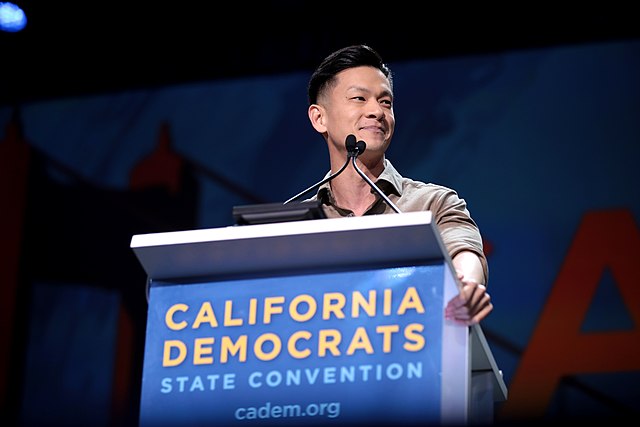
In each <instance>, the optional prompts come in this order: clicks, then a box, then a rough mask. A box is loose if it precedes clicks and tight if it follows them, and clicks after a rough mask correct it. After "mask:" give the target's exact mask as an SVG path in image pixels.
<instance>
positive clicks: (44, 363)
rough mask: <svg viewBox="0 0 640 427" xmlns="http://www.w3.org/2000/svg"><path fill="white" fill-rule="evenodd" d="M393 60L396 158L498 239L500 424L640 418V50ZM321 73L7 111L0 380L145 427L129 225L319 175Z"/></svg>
mask: <svg viewBox="0 0 640 427" xmlns="http://www.w3.org/2000/svg"><path fill="white" fill-rule="evenodd" d="M390 65H391V67H392V68H393V70H394V72H395V109H396V119H397V130H396V135H395V137H394V141H393V143H392V146H391V148H390V150H389V152H388V158H389V159H390V160H391V162H392V163H393V164H394V166H395V167H396V168H397V169H398V170H399V171H400V172H401V173H403V174H404V175H406V176H410V177H412V178H415V179H418V180H423V181H427V182H434V183H438V184H444V185H447V186H450V187H453V188H454V189H456V190H457V191H458V193H459V194H460V196H461V197H463V198H464V199H465V200H466V201H467V202H468V205H469V208H470V210H471V213H472V215H473V217H474V218H475V219H476V221H477V223H478V225H479V226H480V228H481V231H482V232H483V236H484V239H485V251H486V253H487V256H488V260H489V265H490V278H489V285H488V286H489V292H490V294H491V296H492V299H493V303H494V305H495V309H494V312H493V313H492V314H491V315H490V316H489V317H488V318H487V319H486V320H485V321H484V323H483V325H482V326H483V330H484V331H485V334H486V336H487V339H488V341H489V344H490V345H491V349H492V351H493V354H494V356H495V358H496V361H497V363H498V366H499V368H500V369H502V371H503V374H504V378H505V381H506V383H507V386H508V387H509V399H508V400H507V402H505V403H504V404H502V405H501V407H499V408H497V410H496V419H497V420H498V421H508V420H511V419H514V418H522V417H524V418H527V419H529V418H538V417H548V418H576V419H581V418H586V419H592V418H595V417H603V418H610V417H618V416H628V415H638V414H639V412H638V409H637V408H638V405H637V401H638V399H639V398H640V393H639V392H638V388H637V386H636V385H637V383H638V380H640V375H638V374H639V372H640V332H639V331H638V328H639V325H638V322H640V305H639V302H640V295H639V289H640V286H638V285H639V284H638V274H637V271H636V268H635V266H637V264H638V260H639V259H640V232H639V229H638V222H637V221H638V218H639V215H640V185H639V184H640V182H639V181H640V179H639V178H640V172H639V170H640V169H639V168H638V161H639V160H640V79H638V76H640V42H638V41H627V42H625V41H620V42H609V43H597V44H584V45H575V46H561V47H554V48H544V49H542V48H541V49H532V50H523V51H513V52H507V53H500V54H486V55H474V56H464V57H457V58H445V59H430V60H424V59H422V60H414V61H403V62H398V63H391V64H390ZM310 73H311V70H308V71H306V72H295V73H290V74H280V75H270V76H255V77H251V78H248V77H247V78H238V79H225V80H216V81H208V82H199V83H191V84H181V85H175V86H169V87H161V88H154V89H145V90H133V91H127V92H121V93H112V94H101V95H95V96H85V97H74V98H62V99H55V100H48V101H41V102H33V103H29V104H25V105H20V106H16V107H2V108H0V125H1V126H2V127H1V128H0V182H1V184H0V198H1V199H2V210H1V211H2V212H1V213H0V218H1V221H0V224H1V226H2V231H3V235H4V236H6V239H5V240H4V241H3V244H2V245H3V248H2V251H3V252H2V254H3V256H2V259H1V260H0V270H1V271H2V273H1V274H2V277H1V279H2V286H3V294H2V298H1V302H0V304H1V305H2V306H1V308H2V313H3V316H4V317H3V319H4V321H3V326H2V337H1V338H2V340H3V342H5V343H12V344H11V345H5V346H3V350H2V351H3V358H2V362H3V365H2V366H0V368H1V371H0V374H1V375H0V379H1V380H2V382H1V383H0V385H2V393H3V396H4V400H5V402H8V403H7V404H8V405H9V404H10V405H9V406H10V407H12V408H18V409H17V411H18V412H19V414H18V415H19V417H20V418H21V419H22V420H24V421H25V422H33V423H42V422H47V421H50V422H57V423H65V422H67V423H82V422H85V421H90V422H91V424H92V425H96V426H99V425H108V424H109V423H113V422H117V421H118V420H120V421H125V422H126V421H131V420H133V422H136V421H137V416H138V411H139V406H140V402H139V396H140V388H141V384H140V383H141V378H142V372H141V366H142V359H143V346H144V343H143V341H144V331H145V329H144V328H145V323H146V315H147V304H146V296H145V277H144V275H143V271H142V268H141V267H140V265H139V264H137V262H136V260H135V257H134V255H133V253H132V251H131V250H130V248H129V242H130V238H131V236H132V235H134V234H140V233H147V232H160V231H177V230H185V229H192V228H207V227H219V226H226V225H230V224H231V223H232V222H233V219H232V216H231V210H232V207H233V206H234V205H239V204H251V203H259V202H277V201H284V200H286V199H288V198H289V197H290V196H292V195H294V194H296V193H298V192H299V191H301V190H303V189H304V188H307V187H308V186H309V185H311V184H313V183H315V182H317V181H319V180H320V179H321V178H322V177H323V176H324V175H325V173H326V172H327V170H328V169H327V167H328V156H327V152H326V147H325V146H324V142H323V140H322V138H321V137H320V136H319V135H317V134H316V133H315V132H314V131H313V129H312V127H311V125H310V124H309V122H308V119H307V113H306V110H307V103H306V102H307V101H306V83H307V80H308V77H309V75H310ZM77 408H82V410H77ZM96 414H98V416H97V417H96ZM114 420H115V421H114Z"/></svg>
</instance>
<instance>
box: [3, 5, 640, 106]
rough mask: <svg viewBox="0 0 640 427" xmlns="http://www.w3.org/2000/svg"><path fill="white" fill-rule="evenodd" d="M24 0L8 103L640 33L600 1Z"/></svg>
mask: <svg viewBox="0 0 640 427" xmlns="http://www.w3.org/2000/svg"><path fill="white" fill-rule="evenodd" d="M15 2H16V3H18V4H20V5H21V6H22V7H23V8H24V9H25V11H26V13H27V16H28V19H29V22H28V25H27V27H26V29H25V30H23V31H22V32H19V33H3V32H0V52H1V56H0V73H1V76H2V78H1V80H0V105H12V104H21V103H26V102H31V101H37V100H44V99H50V98H58V97H66V96H75V95H87V94H100V93H107V92H114V91H115V92H117V91H123V90H128V89H135V88H145V87H158V86H163V85H170V84H175V83H182V82H190V81H205V80H213V79H219V78H230V77H231V78H232V77H242V76H250V75H262V74H273V73H280V72H290V71H298V70H311V69H312V68H313V67H314V66H316V65H317V64H318V63H319V62H320V60H321V59H322V58H323V57H324V56H326V55H327V54H328V53H330V52H331V51H332V50H334V49H337V48H339V47H342V46H345V45H347V44H352V43H368V44H370V45H371V46H373V47H374V48H375V49H377V50H378V51H379V52H380V53H381V54H382V55H383V57H384V58H385V60H386V61H387V62H393V61H399V60H408V59H419V58H440V57H450V56H460V55H469V54H481V53H495V52H502V51H513V50H519V49H531V48H538V47H547V46H556V45H566V44H578V43H594V42H609V41H618V40H626V39H638V38H640V24H638V21H637V19H636V16H637V15H636V14H635V12H632V11H631V10H630V9H629V10H626V9H619V8H618V6H607V7H603V6H602V5H600V6H598V7H597V8H596V7H594V8H593V9H592V10H587V9H585V6H583V5H580V9H575V10H564V11H561V10H558V9H555V8H551V7H547V8H546V9H544V10H541V9H540V8H541V7H542V6H540V4H539V3H535V4H534V6H535V7H537V8H538V9H536V8H534V7H528V6H527V4H526V3H522V2H518V3H517V8H516V7H514V6H504V5H502V6H500V7H497V6H496V7H493V8H492V7H491V6H492V5H493V3H487V2H482V4H481V7H480V6H478V2H474V3H471V5H472V6H471V7H470V6H468V5H465V6H464V8H463V7H462V6H463V5H464V3H461V2H455V3H454V4H453V5H451V6H441V5H440V6H437V7H434V6H433V5H432V4H431V3H427V2H418V1H413V2H407V3H406V4H404V3H403V2H387V3H383V4H379V3H374V2H371V3H369V2H359V3H357V4H352V3H347V2H331V1H325V2H318V3H306V2H301V1H298V2H291V1H285V2H261V3H257V4H253V3H250V2H242V4H239V3H233V4H232V3H221V2H216V3H213V2H206V1H201V2H193V4H190V2H188V1H176V2H171V3H169V2H166V3H164V2H154V3H153V6H151V5H150V4H145V5H144V7H142V6H140V5H139V4H137V3H136V2H135V1H123V0H115V1H111V2H104V1H89V0H86V1H82V2H78V1H71V2H69V1H66V2H65V1H62V2H56V1H51V0H32V1H17V0H16V1H15ZM347 5H348V6H347ZM507 5H511V3H508V4H507Z"/></svg>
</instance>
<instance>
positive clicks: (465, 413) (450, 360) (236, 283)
mask: <svg viewBox="0 0 640 427" xmlns="http://www.w3.org/2000/svg"><path fill="white" fill-rule="evenodd" d="M131 248H132V249H133V251H134V252H135V254H136V256H137V257H138V260H139V261H140V263H141V264H142V267H143V268H144V270H145V271H146V273H147V276H148V283H147V285H148V303H149V309H148V317H147V333H146V341H145V355H144V366H143V378H142V392H141V393H142V394H141V404H140V425H141V427H151V426H162V425H167V426H169V425H181V426H202V425H212V426H213V425H225V426H226V425H301V424H303V425H332V424H335V425H348V424H351V425H353V424H362V425H382V424H385V425H386V424H388V425H402V424H423V425H447V424H449V425H463V424H473V423H484V424H487V423H491V422H492V420H493V408H494V405H495V403H496V402H500V401H504V400H505V399H506V397H507V389H506V386H505V384H504V381H503V379H502V375H501V373H500V372H499V370H498V368H497V366H496V363H495V360H494V359H493V356H492V354H491V351H490V349H489V346H488V345H487V342H486V340H485V337H484V335H483V333H482V330H481V328H480V326H474V327H471V328H469V327H461V326H457V325H453V324H450V323H449V322H447V321H445V319H444V307H445V305H446V302H447V301H448V300H449V299H451V298H452V297H453V296H454V295H455V294H456V293H457V286H458V284H457V281H456V279H455V275H454V274H453V273H452V271H453V270H452V266H451V260H450V258H449V256H448V254H447V253H446V251H445V250H444V247H443V244H442V241H441V239H440V236H439V234H438V231H437V227H436V226H435V225H434V224H433V223H432V216H431V213H430V212H415V213H403V214H397V215H375V216H365V217H349V218H339V219H316V220H304V221H291V222H280V223H273V224H259V225H243V226H229V227H221V228H212V229H201V230H189V231H178V232H168V233H156V234H143V235H135V236H133V238H132V240H131Z"/></svg>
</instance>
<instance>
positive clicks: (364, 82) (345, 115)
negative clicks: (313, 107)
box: [321, 67, 395, 155]
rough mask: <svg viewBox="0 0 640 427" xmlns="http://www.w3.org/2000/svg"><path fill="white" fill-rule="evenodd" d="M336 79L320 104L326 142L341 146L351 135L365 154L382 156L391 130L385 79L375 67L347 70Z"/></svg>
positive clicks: (390, 101) (389, 94)
mask: <svg viewBox="0 0 640 427" xmlns="http://www.w3.org/2000/svg"><path fill="white" fill-rule="evenodd" d="M336 78H337V84H336V85H335V86H334V87H333V88H330V90H329V91H328V93H327V97H326V100H323V101H321V102H322V103H323V104H324V106H325V109H326V119H327V121H326V126H327V131H328V133H329V137H330V139H331V140H333V141H334V143H335V144H338V145H340V144H342V145H344V141H345V139H346V137H347V135H349V134H354V135H355V136H356V138H357V140H358V141H359V140H363V141H364V142H365V143H366V144H367V148H366V152H365V153H366V154H368V155H373V154H377V155H382V154H384V152H385V151H386V149H387V148H388V147H389V144H390V142H391V137H392V136H393V130H394V128H395V117H394V114H393V93H392V92H391V86H390V84H389V80H388V79H387V78H386V77H385V76H384V74H382V72H381V71H380V70H378V69H377V68H375V67H357V68H349V69H347V70H344V71H342V72H340V73H338V74H337V75H336Z"/></svg>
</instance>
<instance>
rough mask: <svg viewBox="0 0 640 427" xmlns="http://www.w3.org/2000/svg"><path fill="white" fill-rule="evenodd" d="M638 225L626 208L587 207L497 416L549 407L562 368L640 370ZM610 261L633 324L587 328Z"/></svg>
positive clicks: (537, 413) (528, 414) (527, 414)
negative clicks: (584, 330) (625, 328)
mask: <svg viewBox="0 0 640 427" xmlns="http://www.w3.org/2000/svg"><path fill="white" fill-rule="evenodd" d="M638 261H640V231H639V230H638V227H637V225H636V224H635V222H634V219H633V216H632V215H631V212H629V211H627V210H616V211H604V212H592V213H588V214H587V215H585V217H584V219H583V221H582V224H580V228H579V229H578V232H577V234H576V237H575V239H574V241H573V243H572V245H571V247H570V249H569V253H568V254H567V257H566V259H565V262H564V265H563V266H562V268H561V270H560V273H559V275H558V278H557V279H556V283H555V284H554V285H553V288H552V289H551V294H550V295H549V298H548V299H547V302H546V305H545V307H544V308H543V310H542V313H541V315H540V321H539V322H538V325H537V327H536V329H535V331H534V332H533V335H532V337H531V340H530V341H529V344H528V345H527V348H526V351H525V352H524V354H523V355H522V358H521V360H520V365H519V366H518V370H517V371H516V373H515V376H514V378H513V381H512V382H511V385H510V386H509V398H508V399H507V401H506V402H505V403H504V405H503V406H502V407H501V408H500V412H499V413H498V414H497V415H498V416H497V417H496V418H499V419H528V418H539V417H542V416H544V415H545V413H546V410H547V407H548V405H549V403H550V401H551V399H552V398H553V394H554V392H555V389H556V386H557V385H558V382H559V380H560V379H561V378H562V377H563V376H567V375H573V374H585V373H605V372H621V371H633V370H640V331H639V330H638V325H639V324H640V283H638V280H639V279H638V278H639V277H640V275H639V273H638V267H637V265H638ZM606 268H609V269H610V270H611V272H612V274H613V277H614V279H615V282H616V283H617V285H618V288H619V290H620V293H621V295H622V298H623V300H624V303H625V305H626V308H627V310H628V311H629V314H630V315H631V317H632V318H633V321H634V325H635V327H634V330H632V331H612V332H602V333H582V332H581V331H580V326H581V324H582V322H583V320H584V318H585V316H586V313H587V311H588V309H589V306H590V305H591V304H597V303H598V301H592V299H593V296H594V294H595V292H596V289H597V286H598V283H599V281H600V279H601V277H602V273H603V271H604V270H605V269H606Z"/></svg>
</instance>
